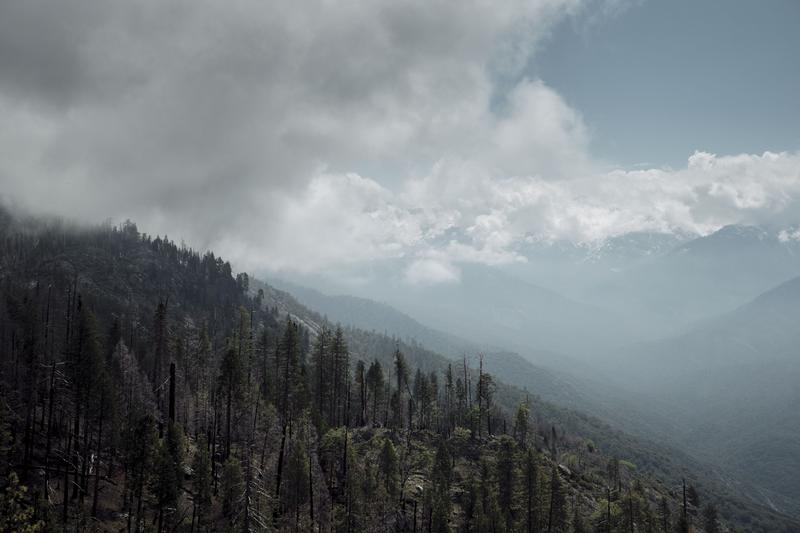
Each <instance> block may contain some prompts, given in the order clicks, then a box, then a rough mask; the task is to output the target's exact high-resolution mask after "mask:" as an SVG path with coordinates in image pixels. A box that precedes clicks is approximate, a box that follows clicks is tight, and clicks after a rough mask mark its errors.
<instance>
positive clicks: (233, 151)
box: [0, 0, 800, 284]
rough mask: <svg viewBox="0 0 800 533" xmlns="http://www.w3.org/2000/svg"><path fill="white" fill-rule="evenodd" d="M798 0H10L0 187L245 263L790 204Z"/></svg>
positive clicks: (742, 212) (47, 206) (798, 85)
mask: <svg viewBox="0 0 800 533" xmlns="http://www.w3.org/2000/svg"><path fill="white" fill-rule="evenodd" d="M798 22H800V8H798V4H797V3H796V2H790V1H785V2H780V1H771V2H743V1H742V2H712V1H707V2H706V1H702V2H696V1H693V2H689V1H683V0H681V1H680V2H655V1H638V2H637V1H633V0H630V1H626V0H605V1H604V0H529V1H521V0H509V1H507V2H502V3H497V2H489V1H486V0H468V1H459V2H454V1H450V0H418V1H414V0H411V1H408V2H401V3H398V2H390V1H386V2H382V1H371V2H361V1H356V0H351V1H343V2H332V1H328V0H308V1H298V2H278V1H265V0H234V1H231V2H212V1H207V0H176V1H170V2H164V1H163V0H136V1H121V0H116V1H115V0H110V1H108V2H102V3H100V4H97V3H96V2H90V1H89V0H74V1H71V2H57V1H42V0H28V1H24V2H23V1H8V2H3V3H2V4H0V116H1V117H3V118H2V120H0V196H1V197H2V201H3V202H4V203H5V204H7V205H10V206H12V207H16V208H19V209H21V210H25V211H30V212H34V213H48V214H56V215H59V216H64V217H68V218H71V219H78V220H82V221H86V222H99V221H103V220H106V219H109V218H111V219H112V220H116V221H122V220H124V219H126V218H131V219H133V220H135V221H136V222H137V223H138V224H139V227H140V229H143V230H145V231H148V232H150V233H153V234H160V235H164V234H168V235H169V236H170V237H171V238H174V239H177V240H184V241H185V242H187V243H189V244H190V245H192V246H194V247H196V248H201V249H213V250H215V251H216V252H219V253H220V254H222V255H223V256H225V257H227V258H230V259H231V260H232V261H233V263H234V265H235V266H236V267H237V268H240V269H248V270H261V271H263V270H269V271H275V272H319V271H324V270H329V269H340V270H342V271H346V270H347V269H350V268H358V267H362V266H363V265H368V264H370V263H373V262H378V261H387V260H389V261H398V262H399V263H401V264H402V265H403V268H404V269H405V279H406V280H407V281H408V283H410V284H419V283H438V282H447V281H452V280H453V279H454V276H456V275H457V274H456V273H457V266H458V265H459V264H463V263H481V264H488V265H498V264H506V263H509V262H514V261H524V260H525V259H524V257H522V256H521V255H520V253H519V249H520V246H521V245H523V244H524V243H526V242H530V241H531V240H542V241H551V240H558V239H569V240H572V241H576V242H582V243H598V242H602V241H603V240H604V239H606V238H609V237H613V236H616V235H620V234H625V233H628V232H632V231H649V232H673V231H682V232H694V233H699V234H703V233H708V232H710V231H714V230H715V229H717V228H719V227H721V226H723V225H726V224H733V223H744V224H769V225H775V226H789V225H794V224H796V223H797V222H798V219H800V205H799V204H798V200H800V152H798V150H800V132H798V124H800V121H799V120H798V118H800V117H799V116H798V115H799V114H800V106H798V105H797V97H796V95H797V94H800V72H799V71H798V65H800V62H798V61H797V60H796V57H794V56H795V55H796V54H795V52H796V50H798V49H800V42H798V41H800V32H797V31H794V30H795V29H796V27H797V24H798Z"/></svg>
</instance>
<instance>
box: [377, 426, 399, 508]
mask: <svg viewBox="0 0 800 533" xmlns="http://www.w3.org/2000/svg"><path fill="white" fill-rule="evenodd" d="M378 462H379V465H380V471H381V476H382V477H383V482H384V487H385V488H386V493H387V494H389V496H391V497H392V498H394V497H395V496H396V495H397V492H398V489H399V487H398V483H399V481H400V468H399V462H398V460H397V451H395V449H394V444H392V441H390V440H389V439H384V440H383V446H382V447H381V453H380V456H379V458H378Z"/></svg>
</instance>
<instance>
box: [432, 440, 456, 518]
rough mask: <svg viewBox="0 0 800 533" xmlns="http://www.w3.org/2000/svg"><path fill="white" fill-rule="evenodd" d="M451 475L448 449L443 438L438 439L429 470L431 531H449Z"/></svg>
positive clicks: (451, 468)
mask: <svg viewBox="0 0 800 533" xmlns="http://www.w3.org/2000/svg"><path fill="white" fill-rule="evenodd" d="M452 476H453V467H452V462H451V457H450V450H449V449H448V447H447V443H446V442H445V441H444V439H441V440H440V441H439V445H438V446H437V448H436V455H435V456H434V459H433V470H432V472H431V490H432V513H431V531H433V533H446V532H449V531H450V526H449V522H450V513H451V507H452V506H451V501H450V483H451V480H452Z"/></svg>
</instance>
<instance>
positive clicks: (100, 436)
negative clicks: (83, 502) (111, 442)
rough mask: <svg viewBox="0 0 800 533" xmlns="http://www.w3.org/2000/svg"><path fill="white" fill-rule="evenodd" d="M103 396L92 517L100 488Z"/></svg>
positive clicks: (101, 399) (94, 514)
mask: <svg viewBox="0 0 800 533" xmlns="http://www.w3.org/2000/svg"><path fill="white" fill-rule="evenodd" d="M103 408H104V405H103V395H101V397H100V424H99V426H100V427H99V428H98V430H97V466H96V467H95V469H94V498H93V499H92V517H96V516H97V495H98V492H99V488H100V448H101V447H102V445H103V414H104V413H103V411H104V409H103Z"/></svg>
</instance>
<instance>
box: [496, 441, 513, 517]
mask: <svg viewBox="0 0 800 533" xmlns="http://www.w3.org/2000/svg"><path fill="white" fill-rule="evenodd" d="M515 455H516V444H515V442H514V440H513V439H512V438H511V437H509V436H508V435H503V436H502V437H500V439H499V450H498V453H497V485H498V504H499V505H500V511H501V512H502V514H503V518H504V521H505V523H506V526H507V527H508V526H511V525H512V524H513V523H514V515H513V504H514V494H515V492H516V487H517V469H516V457H515Z"/></svg>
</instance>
